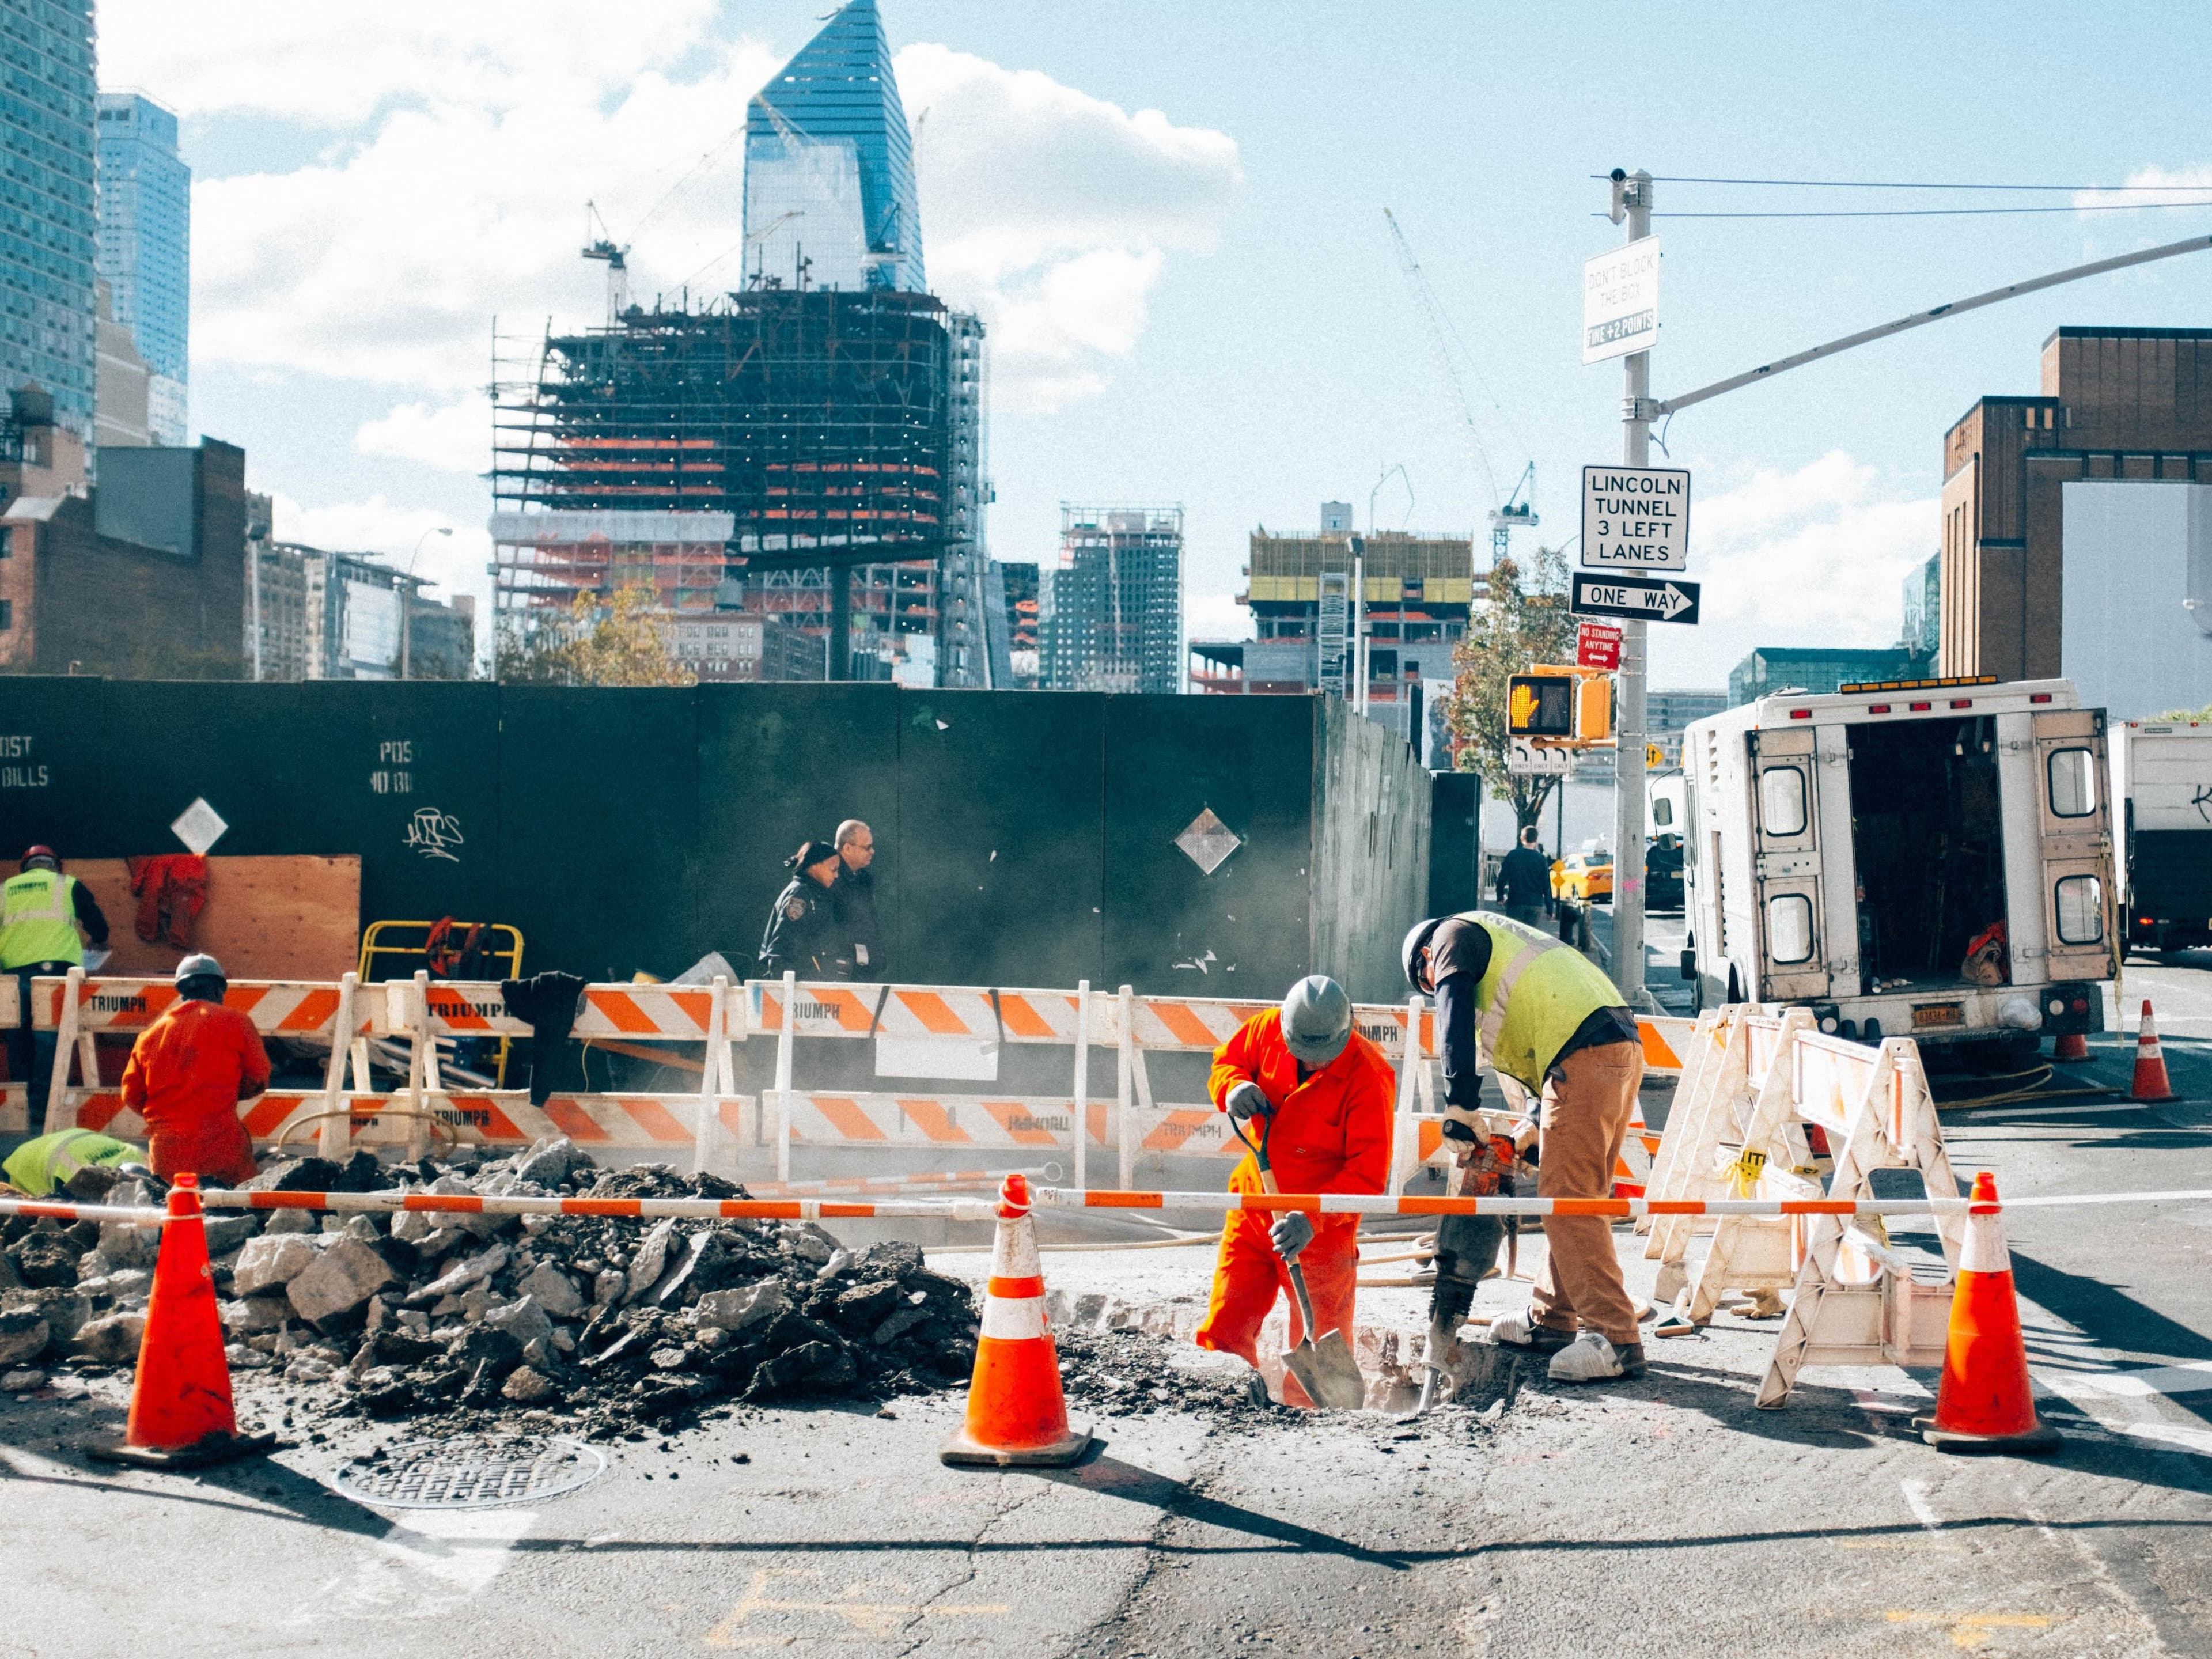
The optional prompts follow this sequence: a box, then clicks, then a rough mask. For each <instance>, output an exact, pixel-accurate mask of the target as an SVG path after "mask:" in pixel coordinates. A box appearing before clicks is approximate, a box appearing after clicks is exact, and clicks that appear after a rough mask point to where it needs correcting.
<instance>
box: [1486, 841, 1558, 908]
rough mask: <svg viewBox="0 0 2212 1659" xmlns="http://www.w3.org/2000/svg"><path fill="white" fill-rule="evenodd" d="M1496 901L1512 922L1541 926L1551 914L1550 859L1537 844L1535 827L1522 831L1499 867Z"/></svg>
mask: <svg viewBox="0 0 2212 1659" xmlns="http://www.w3.org/2000/svg"><path fill="white" fill-rule="evenodd" d="M1498 903H1499V904H1500V905H1501V906H1503V907H1504V911H1505V914H1506V915H1509V916H1510V917H1512V918H1513V920H1514V921H1518V922H1522V923H1524V924H1526V925H1527V926H1528V927H1542V926H1543V923H1544V919H1545V918H1546V917H1547V916H1549V915H1551V914H1552V861H1551V860H1549V859H1547V858H1546V857H1545V856H1544V849H1543V848H1541V847H1539V846H1538V845H1537V844H1536V826H1535V825H1534V824H1533V823H1532V824H1529V825H1528V826H1527V827H1526V828H1524V829H1522V831H1521V844H1520V845H1519V846H1518V847H1516V848H1514V849H1513V850H1512V851H1511V852H1510V853H1508V854H1506V855H1505V857H1504V860H1503V861H1502V862H1501V863H1500V864H1499V865H1498Z"/></svg>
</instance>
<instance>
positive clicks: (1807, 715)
mask: <svg viewBox="0 0 2212 1659" xmlns="http://www.w3.org/2000/svg"><path fill="white" fill-rule="evenodd" d="M1812 718H1813V711H1812V710H1811V709H1809V708H1793V709H1791V710H1790V719H1791V720H1811V719H1812Z"/></svg>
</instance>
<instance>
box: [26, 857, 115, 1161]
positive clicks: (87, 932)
mask: <svg viewBox="0 0 2212 1659" xmlns="http://www.w3.org/2000/svg"><path fill="white" fill-rule="evenodd" d="M17 870H18V873H17V874H15V875H14V876H11V877H9V879H8V882H7V884H6V885H5V886H4V887H0V973H9V974H13V975H15V984H16V987H17V992H18V994H17V997H16V1002H15V1006H16V1013H17V1023H16V1027H15V1030H11V1031H9V1033H8V1074H9V1076H10V1077H13V1078H16V1079H21V1080H22V1081H23V1082H26V1083H27V1084H28V1085H30V1091H29V1092H30V1104H31V1133H33V1135H36V1134H39V1133H42V1132H43V1131H44V1130H45V1128H46V1085H47V1083H48V1081H49V1080H50V1079H51V1078H52V1074H53V1066H54V1034H53V1033H52V1031H33V1030H32V1029H31V981H32V980H33V978H34V977H35V976H37V975H40V974H65V973H67V972H68V971H69V970H70V969H72V968H76V967H81V966H82V965H83V963H84V941H85V939H91V941H92V943H93V944H94V945H106V943H107V918H106V916H104V915H101V914H100V902H99V901H98V900H97V899H95V898H94V897H93V896H92V890H91V889H90V888H89V887H87V886H86V885H85V884H83V883H82V882H81V881H79V880H78V879H77V878H76V877H75V876H67V875H64V874H63V873H62V861H61V860H60V859H59V858H58V857H56V856H55V854H54V849H53V848H51V847H32V848H27V849H26V850H25V852H24V854H23V859H22V862H21V865H19V866H17ZM80 928H82V930H83V931H82V933H79V931H78V930H79V929H80Z"/></svg>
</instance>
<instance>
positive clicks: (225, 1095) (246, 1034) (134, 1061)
mask: <svg viewBox="0 0 2212 1659" xmlns="http://www.w3.org/2000/svg"><path fill="white" fill-rule="evenodd" d="M176 985H177V1000H176V1001H174V1002H173V1003H171V1004H170V1005H169V1006H168V1007H167V1009H165V1010H164V1011H163V1012H162V1013H161V1018H158V1019H156V1020H155V1022H154V1023H153V1024H151V1025H149V1026H148V1027H147V1028H146V1029H145V1030H143V1031H141V1032H140V1033H139V1034H138V1041H137V1042H135V1043H133V1044H132V1045H131V1063H130V1064H129V1065H128V1066H125V1068H124V1071H123V1103H124V1105H125V1106H126V1107H128V1108H129V1109H131V1110H132V1111H134V1112H136V1113H137V1114H138V1115H139V1116H140V1117H142V1118H143V1119H145V1121H146V1134H147V1138H148V1140H149V1142H150V1145H149V1149H148V1158H147V1161H148V1162H149V1163H150V1164H152V1165H153V1166H154V1173H155V1175H157V1176H161V1179H162V1180H164V1181H173V1180H174V1179H175V1178H176V1177H177V1176H178V1175H179V1174H181V1173H186V1172H189V1173H191V1174H193V1175H196V1176H199V1178H200V1179H201V1180H202V1181H204V1182H210V1183H225V1184H228V1183H232V1182H240V1181H246V1180H248V1179H250V1178H251V1177H252V1174H253V1142H252V1139H250V1138H249V1137H248V1136H247V1134H246V1125H245V1124H243V1123H242V1122H240V1121H239V1116H238V1109H239V1107H240V1106H241V1105H242V1104H244V1103H246V1102H247V1101H249V1100H252V1098H253V1097H255V1096H256V1095H258V1094H259V1093H261V1091H263V1090H264V1089H266V1088H267V1087H268V1086H269V1055H268V1053H267V1051H266V1050H264V1048H262V1046H261V1036H260V1034H259V1033H258V1032H257V1031H256V1030H254V1029H253V1022H252V1020H250V1019H248V1018H246V1016H245V1015H244V1014H241V1013H240V1012H238V1011H237V1010H236V1009H234V1008H226V1007H224V1006H222V998H223V993H224V992H225V991H227V990H228V989H229V988H230V987H229V984H228V981H226V980H225V979H224V977H223V971H222V963H219V962H217V961H216V959H215V958H214V957H210V956H207V955H204V954H202V955H197V956H189V957H185V959H184V960H183V961H182V962H180V963H178V964H177V978H176Z"/></svg>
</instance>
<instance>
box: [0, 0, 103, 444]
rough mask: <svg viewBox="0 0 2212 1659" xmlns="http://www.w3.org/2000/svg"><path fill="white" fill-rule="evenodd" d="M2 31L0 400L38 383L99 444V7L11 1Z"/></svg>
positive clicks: (86, 2)
mask: <svg viewBox="0 0 2212 1659" xmlns="http://www.w3.org/2000/svg"><path fill="white" fill-rule="evenodd" d="M6 16H7V27H5V28H4V29H0V68H4V70H5V71H6V72H5V74H4V75H0V170H4V173H5V175H6V179H7V202H8V211H7V213H6V214H5V215H4V216H0V290H4V297H5V306H6V316H5V319H4V320H0V379H4V381H5V385H4V386H0V391H12V390H14V389H15V387H17V386H21V385H22V384H24V382H26V381H36V382H37V383H38V384H39V385H40V386H43V387H45V388H46V391H47V392H51V393H52V395H53V404H54V416H55V418H56V420H58V422H60V423H61V424H62V425H63V426H64V427H66V428H69V429H70V431H72V432H74V433H76V435H78V436H80V437H82V438H86V439H89V438H90V437H91V435H92V409H93V386H94V376H95V374H96V369H95V353H96V351H97V343H96V341H97V330H98V321H97V319H98V317H99V311H98V307H97V306H96V305H95V303H94V298H93V286H92V284H93V232H94V207H93V125H94V123H93V98H94V82H93V55H92V0H9V3H8V6H7V11H6Z"/></svg>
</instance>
